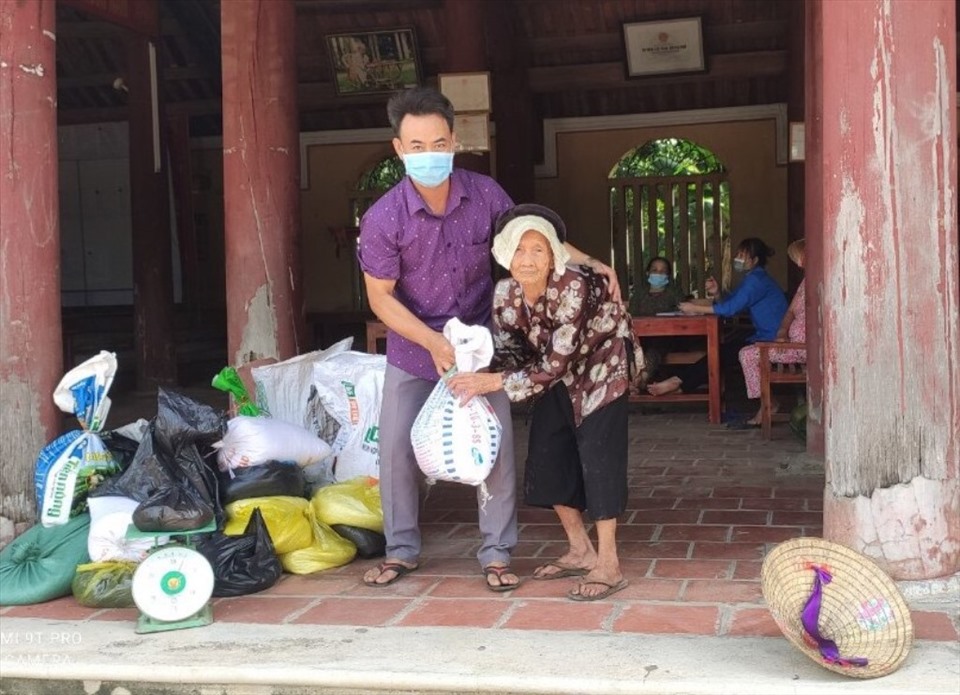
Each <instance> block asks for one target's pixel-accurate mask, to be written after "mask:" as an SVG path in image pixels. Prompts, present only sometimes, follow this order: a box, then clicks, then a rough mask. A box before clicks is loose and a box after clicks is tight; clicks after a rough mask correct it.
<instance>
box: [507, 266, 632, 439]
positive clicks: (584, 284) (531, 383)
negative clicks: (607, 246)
mask: <svg viewBox="0 0 960 695" xmlns="http://www.w3.org/2000/svg"><path fill="white" fill-rule="evenodd" d="M493 321H494V338H493V339H494V347H495V355H494V363H493V365H492V369H493V370H495V371H502V372H503V387H504V390H505V391H506V393H507V396H508V397H509V398H510V400H511V401H522V400H526V399H527V398H531V397H534V396H539V395H542V394H543V393H545V392H546V391H547V389H549V388H550V387H551V386H553V385H554V384H557V383H559V382H561V381H562V382H563V383H564V384H566V386H567V389H568V390H569V392H570V400H571V401H572V402H573V413H574V417H575V418H576V424H577V426H578V427H579V425H580V423H581V422H582V421H583V418H585V417H587V416H588V415H590V414H591V413H593V412H595V411H597V410H599V409H600V408H602V407H603V406H605V405H607V404H608V403H612V402H613V401H615V400H616V399H617V398H619V397H620V396H622V395H623V394H624V393H626V392H627V389H628V387H629V382H630V376H631V374H630V373H628V362H627V357H628V355H629V356H630V358H631V359H634V354H632V352H631V350H629V349H628V345H629V347H631V348H632V339H633V334H632V331H631V326H630V315H629V314H628V313H627V310H626V308H625V307H624V306H623V304H619V303H616V302H613V301H611V300H610V293H609V291H608V290H607V286H606V283H605V281H604V279H603V277H602V276H600V275H597V274H596V273H594V272H593V271H591V270H589V269H587V268H580V267H578V268H577V269H572V268H566V269H565V270H564V272H563V274H557V273H556V272H553V273H551V275H550V277H549V278H548V279H547V289H546V292H545V293H544V294H543V296H541V297H540V298H539V299H538V300H537V302H536V303H535V304H534V305H533V306H530V305H528V304H527V303H526V302H525V301H524V297H523V289H522V288H521V287H520V283H518V282H517V281H516V280H514V279H513V278H507V279H506V280H501V281H500V282H499V283H497V286H496V288H495V289H494V295H493ZM628 341H630V342H629V343H628ZM641 354H642V353H641ZM640 366H642V365H640ZM629 369H630V370H633V369H634V366H630V367H629Z"/></svg>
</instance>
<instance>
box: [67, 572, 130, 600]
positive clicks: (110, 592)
mask: <svg viewBox="0 0 960 695" xmlns="http://www.w3.org/2000/svg"><path fill="white" fill-rule="evenodd" d="M136 569H137V563H136V562H121V561H117V562H88V563H86V564H83V565H77V573H76V574H75V575H73V583H72V584H71V586H70V588H71V590H72V591H73V597H74V598H75V599H76V600H77V603H79V604H80V605H81V606H87V607H88V608H129V607H131V606H133V573H134V572H135V571H136Z"/></svg>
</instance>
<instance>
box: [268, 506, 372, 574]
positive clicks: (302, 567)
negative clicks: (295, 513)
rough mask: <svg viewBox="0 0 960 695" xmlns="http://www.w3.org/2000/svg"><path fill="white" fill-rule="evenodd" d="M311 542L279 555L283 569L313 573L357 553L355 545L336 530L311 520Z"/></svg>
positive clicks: (295, 572) (300, 572)
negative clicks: (304, 546)
mask: <svg viewBox="0 0 960 695" xmlns="http://www.w3.org/2000/svg"><path fill="white" fill-rule="evenodd" d="M312 526H313V542H312V543H311V544H310V545H309V546H307V547H306V548H302V549H301V550H294V551H293V552H292V553H286V554H284V555H281V556H280V564H282V565H283V569H285V570H286V571H287V572H290V573H291V574H313V573H314V572H322V571H323V570H328V569H332V568H334V567H340V566H341V565H345V564H347V563H348V562H350V561H351V560H353V558H354V557H355V556H356V554H357V546H355V545H354V544H353V543H351V542H350V541H348V540H347V539H346V538H343V537H342V536H339V535H338V534H337V532H336V531H334V530H333V529H332V528H330V527H329V526H327V525H326V524H321V523H320V522H318V521H317V520H316V519H313V520H312Z"/></svg>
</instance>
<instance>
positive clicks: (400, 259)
mask: <svg viewBox="0 0 960 695" xmlns="http://www.w3.org/2000/svg"><path fill="white" fill-rule="evenodd" d="M387 115H388V116H389V118H390V125H391V126H392V127H393V130H394V133H395V134H396V137H395V138H394V139H393V147H394V150H396V153H397V155H398V156H399V157H400V158H401V159H402V160H403V163H404V167H405V168H406V172H407V176H406V177H405V178H404V179H403V181H401V182H400V183H398V184H397V185H396V186H394V187H393V188H392V189H390V190H389V191H388V192H387V193H386V194H385V195H384V196H383V197H382V198H380V199H379V200H378V201H377V202H376V203H375V204H374V205H373V206H372V207H371V208H370V209H369V210H368V211H367V213H366V214H365V215H364V216H363V220H362V221H361V222H360V247H359V250H358V254H357V255H358V258H359V260H360V267H361V268H362V270H363V273H364V281H365V284H366V288H367V297H368V299H369V302H370V308H371V309H372V310H373V312H374V313H375V314H376V315H377V317H378V318H379V319H380V320H381V321H383V323H384V324H386V326H387V328H388V333H387V371H386V375H385V377H384V385H383V400H382V405H381V414H380V430H379V445H380V495H381V500H382V503H383V522H384V533H385V534H386V538H387V549H386V558H385V559H384V561H383V562H382V563H380V564H379V565H378V566H377V567H375V568H373V569H371V570H370V571H368V572H367V573H366V574H365V575H364V577H363V581H364V583H365V584H367V585H368V586H374V587H383V586H387V585H389V584H392V583H393V582H395V581H396V580H398V579H400V578H401V577H403V576H404V575H406V574H408V573H410V572H412V571H414V570H416V569H417V567H418V566H419V562H420V548H421V537H420V529H419V524H418V513H419V507H420V504H419V481H420V477H421V473H420V469H419V468H418V466H417V462H416V458H415V457H414V454H413V447H412V445H411V444H410V430H411V428H412V426H413V421H414V420H415V419H416V417H417V414H418V413H419V412H420V409H421V407H422V406H423V403H424V402H425V401H426V399H427V397H428V396H429V395H430V392H431V391H432V390H433V388H434V386H435V385H436V382H437V380H438V379H439V378H440V376H441V375H443V374H445V373H446V372H447V370H449V369H450V368H451V367H452V366H453V365H454V363H455V360H454V350H453V346H452V345H451V344H450V343H449V342H448V341H447V340H446V338H444V337H443V332H442V331H443V326H444V324H445V323H446V322H447V321H448V320H449V319H451V318H453V317H457V318H459V319H460V320H461V321H462V322H463V323H465V324H467V325H485V326H490V325H491V312H492V307H493V281H492V276H491V266H490V241H491V233H492V230H493V227H494V223H495V222H496V219H497V217H498V216H499V215H500V213H502V212H504V211H505V210H507V209H508V208H510V207H512V206H513V201H511V200H510V197H509V196H508V195H507V194H506V192H505V191H504V190H503V189H502V188H501V187H500V186H499V185H498V184H497V183H496V182H495V181H494V180H493V179H491V178H490V177H488V176H483V175H481V174H477V173H474V172H470V171H466V170H462V169H457V170H454V169H453V153H454V149H455V145H456V139H455V136H454V134H453V115H454V111H453V106H452V105H451V103H450V101H449V100H448V99H447V98H446V97H445V96H443V95H442V94H440V93H439V92H438V91H436V90H435V89H431V88H426V87H420V88H415V89H410V90H404V91H402V92H398V93H397V94H395V95H394V96H393V97H391V99H390V101H389V103H388V104H387ZM568 248H569V250H570V252H571V259H572V261H573V262H575V263H581V264H586V265H590V266H591V267H594V268H595V269H597V270H598V271H600V272H602V273H603V274H604V275H606V276H607V277H608V279H609V280H611V281H613V280H614V279H615V275H614V274H613V271H612V270H611V269H610V268H608V267H607V266H605V265H604V264H602V263H599V262H597V261H595V260H594V259H592V258H589V257H588V256H586V255H585V254H583V253H582V252H581V251H578V250H577V249H574V248H572V247H568ZM611 290H612V291H615V292H616V293H617V295H619V288H618V287H617V286H616V284H615V283H612V286H611ZM487 399H488V400H489V401H490V405H491V406H492V407H493V409H494V411H495V412H496V414H497V417H498V418H499V419H500V422H501V424H502V425H503V436H502V438H501V442H500V455H499V456H498V457H497V462H496V464H495V465H494V467H493V470H492V471H491V472H490V475H489V476H488V477H487V479H486V484H487V489H488V491H489V493H490V495H491V498H490V499H489V500H488V501H487V502H486V505H485V508H484V509H481V510H480V534H481V536H482V540H483V542H482V544H481V546H480V550H479V552H478V553H477V558H478V560H479V561H480V566H481V567H482V568H483V573H484V575H485V577H486V584H487V587H488V588H489V589H490V590H492V591H509V590H511V589H513V588H514V587H516V585H517V584H519V582H520V580H519V578H518V577H517V575H516V574H514V573H513V572H512V571H510V554H511V552H512V550H513V548H514V546H515V545H516V543H517V504H516V471H515V465H514V456H513V427H512V422H511V416H510V402H509V400H508V399H507V396H506V394H505V393H504V392H503V391H498V392H496V393H491V394H488V395H487ZM478 496H479V491H478ZM478 503H479V499H478Z"/></svg>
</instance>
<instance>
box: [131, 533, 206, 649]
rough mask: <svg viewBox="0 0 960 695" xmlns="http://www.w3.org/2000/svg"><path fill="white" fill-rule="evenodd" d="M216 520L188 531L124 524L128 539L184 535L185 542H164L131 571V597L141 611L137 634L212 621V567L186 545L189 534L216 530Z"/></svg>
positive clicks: (201, 624)
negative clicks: (142, 527) (161, 529)
mask: <svg viewBox="0 0 960 695" xmlns="http://www.w3.org/2000/svg"><path fill="white" fill-rule="evenodd" d="M216 529H217V525H216V522H214V521H211V522H210V523H209V524H207V525H206V526H203V527H201V528H198V529H191V530H190V531H141V530H140V529H138V528H137V527H136V526H134V525H133V524H130V526H129V527H127V533H126V537H127V538H129V539H143V538H153V539H154V540H155V541H156V539H157V538H159V537H162V536H183V537H185V538H184V540H185V542H186V543H187V544H180V543H174V544H166V545H163V546H160V547H158V548H156V549H154V550H152V551H151V552H150V554H149V555H147V557H146V558H145V559H144V560H143V562H141V563H140V565H139V566H138V567H137V569H136V571H135V572H134V573H133V601H134V603H135V604H136V605H137V609H138V610H139V611H140V617H139V618H138V619H137V627H136V630H135V632H136V633H137V634H149V633H153V632H166V631H168V630H184V629H187V628H191V627H203V626H204V625H209V624H210V623H212V622H213V609H212V607H211V606H210V597H211V596H212V595H213V582H214V576H213V568H212V567H211V566H210V563H209V562H208V561H207V559H206V558H205V557H204V556H203V555H201V554H200V553H198V552H197V551H196V550H194V549H193V548H192V547H189V545H188V544H189V539H188V538H186V537H188V536H191V535H194V534H198V533H207V532H210V531H216Z"/></svg>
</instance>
